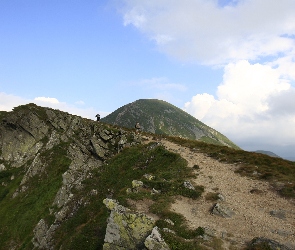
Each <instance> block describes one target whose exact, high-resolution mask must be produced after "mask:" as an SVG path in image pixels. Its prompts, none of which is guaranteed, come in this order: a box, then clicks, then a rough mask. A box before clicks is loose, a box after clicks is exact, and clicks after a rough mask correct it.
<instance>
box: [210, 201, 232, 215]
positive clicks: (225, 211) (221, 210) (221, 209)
mask: <svg viewBox="0 0 295 250" xmlns="http://www.w3.org/2000/svg"><path fill="white" fill-rule="evenodd" d="M212 214H215V215H218V216H221V217H223V218H231V217H232V216H234V215H235V213H234V211H232V210H231V209H230V208H228V207H227V206H225V205H223V204H220V203H216V204H215V205H214V206H213V208H212Z"/></svg>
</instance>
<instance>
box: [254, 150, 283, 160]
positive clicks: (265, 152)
mask: <svg viewBox="0 0 295 250" xmlns="http://www.w3.org/2000/svg"><path fill="white" fill-rule="evenodd" d="M254 152H255V153H260V154H265V155H269V156H271V157H277V158H281V157H280V156H278V155H277V154H275V153H273V152H271V151H265V150H256V151H254Z"/></svg>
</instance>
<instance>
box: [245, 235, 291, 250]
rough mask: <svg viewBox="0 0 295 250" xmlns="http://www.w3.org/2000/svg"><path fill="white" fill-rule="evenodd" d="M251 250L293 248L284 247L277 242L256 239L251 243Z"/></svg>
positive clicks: (288, 249) (285, 249)
mask: <svg viewBox="0 0 295 250" xmlns="http://www.w3.org/2000/svg"><path fill="white" fill-rule="evenodd" d="M249 249H250V250H251V249H269V250H291V248H289V247H287V246H284V245H282V244H280V243H279V242H277V241H274V240H270V239H267V238H263V237H257V238H254V239H253V240H252V241H251V242H250V246H249Z"/></svg>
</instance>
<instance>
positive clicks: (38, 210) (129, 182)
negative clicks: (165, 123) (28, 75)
mask: <svg viewBox="0 0 295 250" xmlns="http://www.w3.org/2000/svg"><path fill="white" fill-rule="evenodd" d="M156 106H157V105H156ZM155 108H156V107H155ZM171 112H172V111H171ZM173 112H174V111H173ZM168 114H170V113H169V112H168ZM169 119H170V118H169ZM171 119H172V118H171ZM188 119H189V118H188ZM139 121H140V122H141V123H142V124H144V123H143V121H141V120H139ZM130 124H131V122H130ZM132 124H133V121H132ZM146 126H147V125H146ZM200 126H201V125H200ZM202 126H203V125H202ZM163 129H164V128H163ZM163 134H164V133H162V135H156V134H153V135H152V134H149V133H141V134H140V135H137V134H135V133H134V131H133V130H131V129H123V128H121V127H119V126H112V125H109V124H106V123H104V122H100V123H97V122H95V121H92V120H88V119H83V118H81V117H78V116H74V115H71V114H68V113H65V112H61V111H59V110H53V109H50V108H42V107H38V106H36V105H34V104H28V105H24V106H19V107H17V108H15V109H14V110H13V111H12V112H1V113H0V184H1V185H0V222H1V223H0V249H71V250H73V249H103V245H104V243H105V235H106V229H107V221H108V220H107V219H108V217H109V215H110V212H109V211H108V209H107V208H106V206H105V205H104V204H103V200H104V199H105V198H107V197H108V198H110V199H115V200H117V201H118V202H119V203H120V204H121V205H122V206H125V207H129V208H130V209H133V210H134V209H135V206H134V204H136V203H137V202H138V203H147V204H149V206H148V210H149V213H151V214H152V215H154V216H155V218H156V219H155V226H157V227H158V228H159V230H160V232H161V235H162V237H163V239H164V240H165V242H166V243H167V245H168V246H169V248H170V249H223V247H222V240H221V239H219V238H218V237H213V238H211V240H209V241H208V240H205V239H206V232H205V230H204V228H202V227H197V228H195V229H192V228H189V227H188V226H187V221H186V219H185V217H184V216H182V215H180V214H179V213H175V212H172V211H171V209H170V208H171V204H172V203H173V202H174V200H175V198H177V197H186V198H188V199H191V200H198V199H199V197H200V196H201V195H202V194H203V192H204V187H203V186H200V185H194V184H192V186H191V187H189V188H187V187H186V186H185V185H184V183H189V182H190V180H191V179H193V178H197V174H196V172H195V170H196V169H197V166H195V168H189V167H188V166H187V161H186V160H184V159H183V158H182V157H181V156H180V154H179V153H177V152H171V151H169V150H167V149H166V148H165V147H164V146H163V145H162V143H161V142H160V141H161V140H170V141H173V142H174V143H177V144H179V145H181V146H182V147H186V148H190V150H191V151H192V152H201V153H204V154H206V155H207V156H210V157H212V158H215V159H218V160H219V161H221V162H228V163H236V164H238V165H239V168H238V169H237V173H238V174H241V175H247V176H249V177H251V178H257V179H261V180H263V181H269V182H270V183H272V185H273V186H274V187H275V188H276V190H277V192H279V193H280V194H281V195H282V196H284V197H286V198H293V197H294V196H295V185H294V183H295V172H294V171H295V166H294V163H292V162H289V161H285V160H282V159H278V158H272V157H269V156H266V155H262V154H256V153H249V152H245V151H242V150H236V149H233V148H229V147H227V146H218V145H214V144H208V143H205V142H200V141H196V140H188V139H181V138H179V137H166V136H163ZM254 172H255V174H253V173H254ZM134 181H138V183H143V185H142V186H140V187H138V188H137V187H135V186H134V185H133V183H134ZM136 183H137V182H136ZM170 221H172V222H173V224H171V222H170ZM164 228H166V229H169V230H170V231H169V230H163V229H164ZM172 231H173V233H171V232H172ZM263 244H264V243H263ZM105 249H106V248H105ZM114 249H116V248H114ZM232 249H234V248H232ZM249 249H250V248H249ZM257 249H258V248H257ZM261 249H263V248H261ZM264 249H267V248H264Z"/></svg>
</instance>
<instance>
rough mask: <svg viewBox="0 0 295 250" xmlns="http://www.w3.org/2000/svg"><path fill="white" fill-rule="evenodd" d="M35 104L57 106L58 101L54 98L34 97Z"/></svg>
mask: <svg viewBox="0 0 295 250" xmlns="http://www.w3.org/2000/svg"><path fill="white" fill-rule="evenodd" d="M34 100H35V101H37V102H41V103H48V104H58V103H59V101H58V100H57V99H56V98H51V97H43V96H42V97H36V98H35V99H34Z"/></svg>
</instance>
